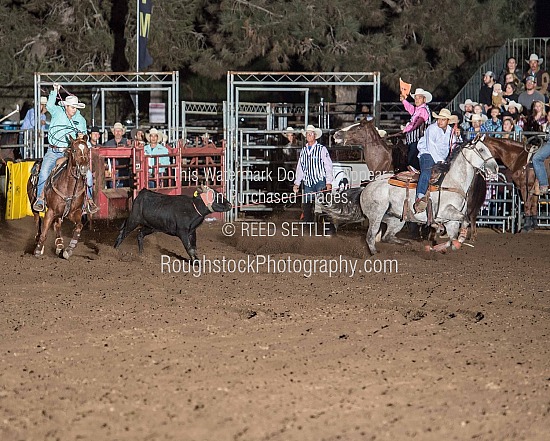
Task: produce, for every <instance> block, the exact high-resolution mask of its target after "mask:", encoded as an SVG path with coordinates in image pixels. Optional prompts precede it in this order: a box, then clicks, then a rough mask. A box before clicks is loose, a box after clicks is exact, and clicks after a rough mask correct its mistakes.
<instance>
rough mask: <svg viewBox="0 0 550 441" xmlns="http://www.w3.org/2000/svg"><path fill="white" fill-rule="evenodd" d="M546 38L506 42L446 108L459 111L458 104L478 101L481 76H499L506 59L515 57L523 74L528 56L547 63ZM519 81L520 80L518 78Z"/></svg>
mask: <svg viewBox="0 0 550 441" xmlns="http://www.w3.org/2000/svg"><path fill="white" fill-rule="evenodd" d="M549 41H550V37H548V38H515V39H513V40H508V41H507V42H506V43H505V44H504V45H503V46H502V47H501V48H500V49H498V50H497V51H496V52H495V54H494V55H493V56H492V57H491V58H490V59H489V60H487V61H486V62H485V63H483V64H482V65H481V66H479V68H478V69H477V70H476V72H475V73H474V75H473V76H472V77H471V78H470V80H468V82H467V83H466V84H465V85H464V87H463V88H462V89H461V90H460V91H459V92H458V94H457V95H456V96H455V97H454V98H453V99H452V100H451V101H450V102H449V104H448V106H447V108H448V109H449V110H450V111H451V112H453V111H456V110H458V109H459V107H458V106H459V104H462V103H464V101H466V100H467V99H468V98H470V99H471V100H473V101H479V90H480V88H481V86H482V85H483V74H484V73H485V72H487V71H491V72H493V73H494V74H495V75H499V74H500V72H501V71H502V70H503V69H504V68H505V67H506V60H507V59H508V57H515V59H516V61H517V63H518V69H520V70H521V71H522V72H525V71H526V70H527V69H528V65H527V63H526V62H525V60H527V59H529V55H531V54H537V55H538V56H539V57H542V58H544V59H545V60H546V62H547V63H548V55H549V53H548V42H549ZM520 79H521V78H520Z"/></svg>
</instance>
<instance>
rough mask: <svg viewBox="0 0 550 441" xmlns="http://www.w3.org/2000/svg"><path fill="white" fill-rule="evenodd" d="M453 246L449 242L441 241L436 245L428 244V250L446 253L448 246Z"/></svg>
mask: <svg viewBox="0 0 550 441" xmlns="http://www.w3.org/2000/svg"><path fill="white" fill-rule="evenodd" d="M450 246H451V244H450V243H449V242H443V243H440V244H439V245H436V246H435V247H431V246H429V245H426V250H427V251H436V252H438V253H444V252H446V251H447V248H449V247H450Z"/></svg>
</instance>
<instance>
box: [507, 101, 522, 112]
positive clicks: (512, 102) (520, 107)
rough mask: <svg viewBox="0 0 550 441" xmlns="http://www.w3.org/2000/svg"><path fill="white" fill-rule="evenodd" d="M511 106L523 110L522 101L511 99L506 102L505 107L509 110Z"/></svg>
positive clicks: (519, 110)
mask: <svg viewBox="0 0 550 441" xmlns="http://www.w3.org/2000/svg"><path fill="white" fill-rule="evenodd" d="M510 107H515V108H516V109H517V111H518V112H521V111H522V110H523V106H522V105H521V104H520V103H516V102H515V101H514V100H511V101H510V102H509V103H508V104H504V108H505V109H506V110H508V109H509V108H510Z"/></svg>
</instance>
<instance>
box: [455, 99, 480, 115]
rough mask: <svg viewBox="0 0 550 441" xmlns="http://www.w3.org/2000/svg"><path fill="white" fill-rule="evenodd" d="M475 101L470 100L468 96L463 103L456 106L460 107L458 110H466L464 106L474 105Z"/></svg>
mask: <svg viewBox="0 0 550 441" xmlns="http://www.w3.org/2000/svg"><path fill="white" fill-rule="evenodd" d="M476 104H477V103H476V102H475V101H472V100H471V99H470V98H468V99H467V100H466V101H464V104H459V105H458V107H460V110H462V111H463V112H466V110H465V109H466V106H472V107H474V106H475V105H476Z"/></svg>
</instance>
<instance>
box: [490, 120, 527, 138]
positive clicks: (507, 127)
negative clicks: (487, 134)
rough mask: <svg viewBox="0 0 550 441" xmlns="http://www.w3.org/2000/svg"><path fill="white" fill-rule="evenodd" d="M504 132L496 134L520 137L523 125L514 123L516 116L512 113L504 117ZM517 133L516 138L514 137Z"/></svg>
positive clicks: (502, 136)
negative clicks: (513, 116) (512, 115)
mask: <svg viewBox="0 0 550 441" xmlns="http://www.w3.org/2000/svg"><path fill="white" fill-rule="evenodd" d="M501 132H502V134H499V135H496V137H497V138H504V139H516V140H517V139H519V138H518V135H519V134H520V133H521V127H519V126H517V125H516V124H514V118H512V117H511V116H510V115H508V116H505V117H504V118H502V129H501ZM514 135H515V138H514Z"/></svg>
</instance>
